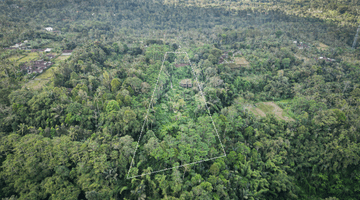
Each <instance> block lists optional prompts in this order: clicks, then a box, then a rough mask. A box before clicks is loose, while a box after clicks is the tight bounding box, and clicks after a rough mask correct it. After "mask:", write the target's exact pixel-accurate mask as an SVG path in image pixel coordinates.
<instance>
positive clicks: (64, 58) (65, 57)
mask: <svg viewBox="0 0 360 200" xmlns="http://www.w3.org/2000/svg"><path fill="white" fill-rule="evenodd" d="M69 57H70V56H59V57H57V58H56V60H60V61H63V60H66V59H68V58H69Z"/></svg>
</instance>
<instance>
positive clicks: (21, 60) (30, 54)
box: [18, 52, 39, 62]
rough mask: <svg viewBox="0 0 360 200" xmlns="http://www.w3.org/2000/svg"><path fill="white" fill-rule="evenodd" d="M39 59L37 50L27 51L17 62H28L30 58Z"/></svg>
mask: <svg viewBox="0 0 360 200" xmlns="http://www.w3.org/2000/svg"><path fill="white" fill-rule="evenodd" d="M37 59H39V55H38V53H37V52H32V53H29V54H28V55H27V56H26V57H24V58H22V59H20V60H19V61H18V62H29V61H31V60H37Z"/></svg>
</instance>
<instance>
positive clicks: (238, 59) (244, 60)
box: [234, 57, 249, 65]
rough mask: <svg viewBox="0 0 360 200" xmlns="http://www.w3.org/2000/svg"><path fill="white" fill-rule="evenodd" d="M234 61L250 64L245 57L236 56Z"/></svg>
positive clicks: (239, 63)
mask: <svg viewBox="0 0 360 200" xmlns="http://www.w3.org/2000/svg"><path fill="white" fill-rule="evenodd" d="M234 61H235V64H237V65H249V62H248V61H247V60H246V59H245V58H244V57H235V58H234Z"/></svg>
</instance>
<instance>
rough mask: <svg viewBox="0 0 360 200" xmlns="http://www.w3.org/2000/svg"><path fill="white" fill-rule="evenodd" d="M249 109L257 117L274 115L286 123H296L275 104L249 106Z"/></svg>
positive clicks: (262, 103) (285, 101)
mask: <svg viewBox="0 0 360 200" xmlns="http://www.w3.org/2000/svg"><path fill="white" fill-rule="evenodd" d="M283 101H284V102H283V103H285V104H286V103H288V102H289V101H290V100H283ZM247 109H249V110H250V111H251V112H252V113H253V114H254V115H255V116H258V117H266V115H269V114H273V115H275V117H276V118H277V119H280V120H285V121H295V120H294V119H293V118H292V117H291V116H290V115H289V114H288V113H287V112H285V111H284V110H283V109H282V108H280V107H279V106H278V105H276V104H275V103H274V102H260V103H257V104H255V106H248V107H247Z"/></svg>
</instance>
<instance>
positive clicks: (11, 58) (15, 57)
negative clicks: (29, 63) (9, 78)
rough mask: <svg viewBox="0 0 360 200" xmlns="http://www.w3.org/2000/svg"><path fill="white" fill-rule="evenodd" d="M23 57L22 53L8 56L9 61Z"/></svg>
mask: <svg viewBox="0 0 360 200" xmlns="http://www.w3.org/2000/svg"><path fill="white" fill-rule="evenodd" d="M22 57H24V55H19V56H11V57H10V58H8V59H9V60H10V61H17V60H19V59H20V58H22Z"/></svg>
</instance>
